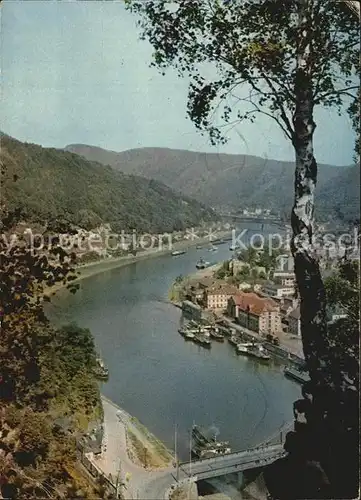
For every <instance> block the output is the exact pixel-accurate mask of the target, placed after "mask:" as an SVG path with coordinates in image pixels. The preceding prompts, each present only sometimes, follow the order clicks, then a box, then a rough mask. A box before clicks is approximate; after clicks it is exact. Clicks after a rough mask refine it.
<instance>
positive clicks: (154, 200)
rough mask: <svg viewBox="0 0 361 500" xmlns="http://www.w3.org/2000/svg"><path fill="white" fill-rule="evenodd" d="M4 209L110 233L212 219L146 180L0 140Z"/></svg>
mask: <svg viewBox="0 0 361 500" xmlns="http://www.w3.org/2000/svg"><path fill="white" fill-rule="evenodd" d="M1 155H2V161H3V163H4V165H5V167H6V176H7V177H8V178H10V179H13V178H14V176H16V177H17V181H16V182H6V183H5V187H4V190H3V193H2V196H3V198H4V199H5V201H6V203H7V205H8V206H9V208H14V207H18V206H19V205H21V207H22V208H23V209H24V213H25V218H26V219H27V220H34V219H38V220H41V221H46V220H49V219H59V218H60V219H66V220H68V221H70V222H72V223H74V224H77V225H80V226H82V227H85V228H87V229H90V228H93V227H95V226H97V225H98V224H100V223H102V222H103V223H110V224H111V226H112V228H113V229H114V230H116V231H121V230H123V229H124V230H130V229H136V230H137V231H150V232H158V231H162V232H163V231H171V230H180V229H182V228H184V227H190V226H193V225H197V224H198V223H199V222H200V221H201V220H210V219H212V218H214V213H213V211H212V210H210V209H209V208H206V207H204V206H203V205H201V204H200V203H198V202H196V201H194V200H191V199H189V198H187V197H186V196H183V195H180V194H176V193H175V192H174V191H172V189H170V188H169V187H167V186H166V185H164V184H162V183H161V182H157V181H155V180H152V179H146V178H143V177H138V176H134V175H126V174H124V173H121V172H116V171H114V170H113V169H112V168H111V167H109V166H104V165H101V164H99V163H95V162H90V161H87V160H85V159H84V158H82V157H80V156H79V155H76V154H73V153H70V152H66V151H63V150H59V149H53V148H43V147H41V146H39V145H36V144H28V143H22V142H20V141H17V140H15V139H13V138H11V137H9V136H6V135H2V137H1Z"/></svg>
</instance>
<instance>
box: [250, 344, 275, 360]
mask: <svg viewBox="0 0 361 500" xmlns="http://www.w3.org/2000/svg"><path fill="white" fill-rule="evenodd" d="M248 356H250V357H251V358H256V359H259V360H260V361H269V360H270V359H271V357H270V356H269V355H268V354H266V353H265V352H264V351H263V350H262V349H260V348H259V347H250V348H248Z"/></svg>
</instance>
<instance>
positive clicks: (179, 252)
mask: <svg viewBox="0 0 361 500" xmlns="http://www.w3.org/2000/svg"><path fill="white" fill-rule="evenodd" d="M185 253H186V251H185V250H174V252H172V257H176V256H177V255H183V254H185Z"/></svg>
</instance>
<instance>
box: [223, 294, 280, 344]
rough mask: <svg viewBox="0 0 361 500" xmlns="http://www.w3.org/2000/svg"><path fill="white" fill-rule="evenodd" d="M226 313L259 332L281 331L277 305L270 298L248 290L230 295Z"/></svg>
mask: <svg viewBox="0 0 361 500" xmlns="http://www.w3.org/2000/svg"><path fill="white" fill-rule="evenodd" d="M227 309H228V314H229V315H230V316H232V317H233V318H235V319H236V320H237V321H238V323H239V324H240V325H242V326H244V327H245V328H248V329H249V330H253V331H255V332H257V333H260V334H264V335H266V334H268V333H270V334H272V335H278V334H279V333H280V332H282V326H281V315H280V309H279V306H278V305H277V304H276V302H275V301H273V300H272V299H267V298H262V297H259V296H258V295H257V294H255V293H253V292H250V293H246V292H240V293H239V294H237V295H233V296H232V297H230V299H229V301H228V308H227Z"/></svg>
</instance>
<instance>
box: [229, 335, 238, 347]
mask: <svg viewBox="0 0 361 500" xmlns="http://www.w3.org/2000/svg"><path fill="white" fill-rule="evenodd" d="M228 342H229V343H230V344H232V345H237V344H239V337H238V335H231V336H230V337H229V339H228Z"/></svg>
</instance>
